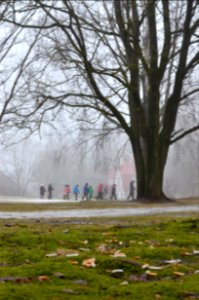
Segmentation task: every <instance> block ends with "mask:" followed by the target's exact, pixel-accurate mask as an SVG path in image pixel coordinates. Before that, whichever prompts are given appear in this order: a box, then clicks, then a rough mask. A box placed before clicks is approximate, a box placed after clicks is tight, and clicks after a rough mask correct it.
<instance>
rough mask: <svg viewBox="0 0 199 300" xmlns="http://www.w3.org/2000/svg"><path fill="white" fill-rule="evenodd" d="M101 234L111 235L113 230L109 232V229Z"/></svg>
mask: <svg viewBox="0 0 199 300" xmlns="http://www.w3.org/2000/svg"><path fill="white" fill-rule="evenodd" d="M102 235H105V236H106V235H113V232H109V231H108V232H103V233H102Z"/></svg>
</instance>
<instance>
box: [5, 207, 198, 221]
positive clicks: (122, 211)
mask: <svg viewBox="0 0 199 300" xmlns="http://www.w3.org/2000/svg"><path fill="white" fill-rule="evenodd" d="M172 212H175V213H180V214H183V213H187V212H195V213H198V214H199V206H198V205H187V206H184V205H183V206H166V207H153V208H151V207H149V208H106V209H68V210H46V211H32V212H30V211H28V212H0V219H43V218H89V217H121V216H124V217H125V216H144V215H155V214H167V213H172Z"/></svg>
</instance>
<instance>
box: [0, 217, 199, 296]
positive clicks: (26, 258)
mask: <svg viewBox="0 0 199 300" xmlns="http://www.w3.org/2000/svg"><path fill="white" fill-rule="evenodd" d="M0 226H1V231H0V299H1V300H27V299H28V300H63V299H71V300H73V299H74V300H75V299H80V300H84V299H87V300H93V299H95V300H98V299H100V300H113V299H114V300H115V299H116V300H117V299H118V300H125V299H126V300H127V299H128V300H129V299H144V300H145V299H146V300H147V299H162V300H172V299H176V300H177V299H197V298H199V284H198V282H199V235H198V234H199V220H198V219H197V218H196V217H189V218H182V217H180V218H178V217H176V216H175V217H174V216H170V217H154V216H153V217H136V218H114V219H113V218H110V219H108V218H106V219H102V220H99V219H98V220H97V221H95V219H92V220H91V221H90V222H89V221H88V220H86V221H85V220H81V221H79V222H76V221H75V220H74V221H71V222H68V220H64V219H62V220H45V221H42V220H40V221H38V220H36V221H31V220H27V221H17V220H2V221H0Z"/></svg>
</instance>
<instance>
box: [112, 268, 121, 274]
mask: <svg viewBox="0 0 199 300" xmlns="http://www.w3.org/2000/svg"><path fill="white" fill-rule="evenodd" d="M123 272H124V270H122V269H115V270H112V271H111V273H112V274H115V273H123Z"/></svg>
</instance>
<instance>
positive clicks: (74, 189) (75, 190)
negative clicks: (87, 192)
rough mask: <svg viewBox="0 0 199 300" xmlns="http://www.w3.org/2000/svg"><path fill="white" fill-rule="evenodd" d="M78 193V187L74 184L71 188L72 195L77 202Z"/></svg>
mask: <svg viewBox="0 0 199 300" xmlns="http://www.w3.org/2000/svg"><path fill="white" fill-rule="evenodd" d="M79 193H80V191H79V185H78V184H76V185H75V186H74V188H73V194H74V195H75V200H78V195H79Z"/></svg>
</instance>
